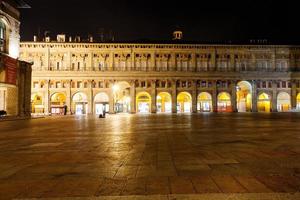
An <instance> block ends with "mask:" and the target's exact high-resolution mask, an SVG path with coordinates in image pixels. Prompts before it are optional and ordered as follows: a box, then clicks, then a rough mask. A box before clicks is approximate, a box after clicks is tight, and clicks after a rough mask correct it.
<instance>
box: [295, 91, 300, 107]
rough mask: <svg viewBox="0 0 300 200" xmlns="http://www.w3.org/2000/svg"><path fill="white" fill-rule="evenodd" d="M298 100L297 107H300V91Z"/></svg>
mask: <svg viewBox="0 0 300 200" xmlns="http://www.w3.org/2000/svg"><path fill="white" fill-rule="evenodd" d="M296 102H297V109H300V93H298V95H297V98H296Z"/></svg>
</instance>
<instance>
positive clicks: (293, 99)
mask: <svg viewBox="0 0 300 200" xmlns="http://www.w3.org/2000/svg"><path fill="white" fill-rule="evenodd" d="M291 84H292V88H291V107H292V109H296V108H297V84H296V82H295V81H294V80H292V81H291Z"/></svg>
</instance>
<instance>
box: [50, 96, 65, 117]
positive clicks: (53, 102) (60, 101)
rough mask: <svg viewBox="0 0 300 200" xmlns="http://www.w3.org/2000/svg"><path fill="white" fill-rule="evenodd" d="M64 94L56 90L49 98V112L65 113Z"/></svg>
mask: <svg viewBox="0 0 300 200" xmlns="http://www.w3.org/2000/svg"><path fill="white" fill-rule="evenodd" d="M65 105H66V95H65V94H64V93H61V92H56V93H53V94H52V95H51V98H50V113H52V114H58V115H62V114H64V113H65Z"/></svg>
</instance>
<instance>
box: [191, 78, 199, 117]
mask: <svg viewBox="0 0 300 200" xmlns="http://www.w3.org/2000/svg"><path fill="white" fill-rule="evenodd" d="M192 84H193V85H192V112H193V113H197V97H198V94H197V81H193V82H192Z"/></svg>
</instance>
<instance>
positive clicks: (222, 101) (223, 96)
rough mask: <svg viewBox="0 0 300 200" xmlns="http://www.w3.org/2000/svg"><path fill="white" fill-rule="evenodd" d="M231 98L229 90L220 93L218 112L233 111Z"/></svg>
mask: <svg viewBox="0 0 300 200" xmlns="http://www.w3.org/2000/svg"><path fill="white" fill-rule="evenodd" d="M231 111H232V107H231V98H230V94H229V93H227V92H221V93H220V94H219V95H218V112H231Z"/></svg>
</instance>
